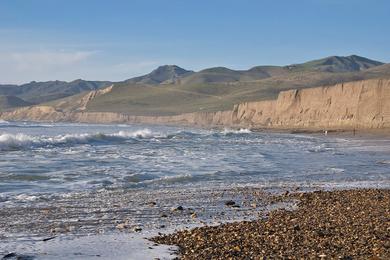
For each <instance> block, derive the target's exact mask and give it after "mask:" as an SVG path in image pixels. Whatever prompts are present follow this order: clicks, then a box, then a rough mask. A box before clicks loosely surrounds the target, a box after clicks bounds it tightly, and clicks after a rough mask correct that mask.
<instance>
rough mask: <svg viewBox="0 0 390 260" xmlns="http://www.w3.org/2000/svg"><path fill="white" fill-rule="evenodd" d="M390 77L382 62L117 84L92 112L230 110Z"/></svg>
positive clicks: (96, 101)
mask: <svg viewBox="0 0 390 260" xmlns="http://www.w3.org/2000/svg"><path fill="white" fill-rule="evenodd" d="M377 77H384V78H389V77H390V67H389V66H388V65H383V66H380V67H376V68H373V69H369V70H366V71H361V72H347V73H329V72H323V71H320V72H319V71H301V70H299V71H292V72H289V73H283V74H281V75H279V76H274V77H269V78H266V79H262V80H257V81H250V82H249V81H248V82H232V83H212V84H211V83H200V84H184V85H180V84H169V85H155V86H151V85H139V84H125V83H122V84H116V85H115V87H114V88H113V91H112V92H110V93H108V94H105V95H102V96H100V97H97V98H96V99H94V100H93V101H92V102H91V103H90V104H89V105H88V107H87V109H88V110H89V111H110V112H123V113H127V114H132V115H172V114H180V113H186V112H194V111H217V110H226V109H231V108H232V107H233V105H234V104H237V103H240V102H244V101H257V100H265V99H274V98H276V97H277V95H278V93H279V92H280V91H281V90H286V89H293V88H306V87H313V86H322V85H332V84H336V83H338V82H346V81H354V80H362V79H369V78H377Z"/></svg>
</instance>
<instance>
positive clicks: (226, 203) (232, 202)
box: [225, 200, 236, 207]
mask: <svg viewBox="0 0 390 260" xmlns="http://www.w3.org/2000/svg"><path fill="white" fill-rule="evenodd" d="M235 204H236V202H234V201H232V200H228V201H226V202H225V205H226V206H229V207H231V206H233V205H235Z"/></svg>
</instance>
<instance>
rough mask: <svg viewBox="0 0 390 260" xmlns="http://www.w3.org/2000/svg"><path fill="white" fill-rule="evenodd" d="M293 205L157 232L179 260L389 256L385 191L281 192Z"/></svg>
mask: <svg viewBox="0 0 390 260" xmlns="http://www.w3.org/2000/svg"><path fill="white" fill-rule="evenodd" d="M278 198H279V199H281V200H284V199H286V198H290V199H296V200H298V205H297V208H296V209H293V210H291V211H289V210H286V209H279V210H273V211H271V212H270V213H269V214H268V216H267V217H266V218H264V219H259V220H255V221H239V222H235V223H227V224H221V225H219V226H204V227H198V228H194V229H190V230H182V231H178V232H176V233H173V234H168V235H160V236H157V237H154V238H152V239H151V241H153V242H156V243H159V244H165V245H175V246H178V247H179V250H178V251H177V252H178V254H179V257H180V259H206V258H212V259H230V258H234V259H263V258H266V259H268V258H271V259H273V258H284V259H286V258H288V259H291V258H292V259H298V258H299V259H300V258H302V257H303V258H321V259H334V258H338V259H367V258H370V259H389V258H390V242H389V241H390V240H389V238H390V236H389V230H390V223H389V222H388V221H389V218H390V207H389V205H390V190H388V189H387V190H386V189H353V190H338V191H314V192H308V193H292V194H289V193H285V194H284V195H282V196H279V197H277V198H276V199H278Z"/></svg>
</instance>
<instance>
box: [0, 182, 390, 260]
mask: <svg viewBox="0 0 390 260" xmlns="http://www.w3.org/2000/svg"><path fill="white" fill-rule="evenodd" d="M225 190H226V191H223V190H221V192H222V193H221V194H224V193H226V192H228V191H229V189H225ZM247 191H248V188H245V187H243V188H241V189H237V190H235V191H234V190H232V192H233V193H232V195H231V196H230V195H229V196H225V195H222V196H221V197H219V198H217V200H216V202H211V201H207V202H204V203H203V206H200V207H193V208H191V207H192V206H191V203H189V204H185V203H186V202H185V201H186V199H185V197H184V198H182V199H179V200H178V198H177V195H173V198H175V201H174V202H173V204H169V205H165V206H163V208H161V209H162V211H160V210H159V207H160V206H158V205H157V206H154V205H153V204H151V203H149V202H148V203H146V204H148V205H147V207H151V208H152V209H153V210H155V209H157V210H158V211H159V212H165V213H164V214H166V217H163V218H162V219H163V221H165V223H164V227H163V228H161V226H160V228H156V225H155V227H154V228H152V229H150V228H149V229H148V228H145V229H144V230H141V231H136V230H135V227H136V226H135V225H134V224H131V222H129V223H127V222H125V219H126V217H125V216H126V213H125V212H126V211H125V212H123V209H122V210H121V208H118V210H119V212H118V213H115V212H113V215H112V216H111V217H109V218H104V219H105V221H104V222H106V221H107V220H108V219H112V220H113V222H109V223H108V222H107V223H106V228H105V229H106V230H107V231H104V232H97V233H95V234H93V233H94V232H92V233H91V229H89V231H88V229H87V233H85V232H80V231H78V230H79V228H69V229H68V228H67V227H68V226H69V227H71V226H72V225H73V224H74V221H72V220H70V219H67V221H65V223H64V224H63V225H62V226H61V228H58V230H54V231H53V229H49V230H46V229H47V228H48V227H46V229H45V230H46V231H43V233H42V234H41V236H40V238H37V237H36V238H35V242H31V241H30V244H29V243H24V244H23V243H21V242H17V241H27V240H20V238H17V237H15V239H16V240H15V244H14V245H15V246H14V247H12V245H11V246H8V247H6V248H8V250H7V251H4V249H3V250H2V251H3V252H2V254H3V256H4V255H6V253H15V254H17V255H19V256H31V257H37V258H38V259H46V258H50V255H51V256H53V255H56V254H57V255H56V257H60V258H59V259H66V258H67V257H69V256H72V257H74V258H75V259H83V258H84V257H87V256H88V257H89V258H91V259H95V258H96V259H107V258H109V257H110V254H111V256H112V255H116V256H118V257H119V256H120V257H119V258H118V259H128V258H126V257H130V258H131V257H132V256H137V257H138V258H137V259H151V258H150V257H151V256H154V257H156V256H157V257H159V256H161V257H160V259H170V258H175V257H176V256H177V255H176V254H177V253H178V254H179V256H180V257H183V259H194V258H198V259H204V258H205V257H206V256H207V257H209V256H214V257H216V259H226V258H227V257H238V258H245V257H248V255H246V253H248V252H252V251H250V250H252V249H251V247H250V245H252V244H253V241H252V242H250V241H251V239H252V238H251V237H249V238H248V237H245V236H243V237H242V235H243V234H253V236H254V237H256V239H259V238H261V239H262V240H261V241H262V243H265V244H266V245H267V250H268V249H269V248H271V249H272V250H274V248H273V246H274V245H278V243H276V244H275V243H274V242H275V241H274V240H272V239H273V238H274V237H275V236H278V237H279V238H278V239H284V238H283V237H284V236H285V235H286V234H288V238H289V239H290V238H291V239H292V240H291V241H296V240H297V237H298V238H299V239H301V238H302V237H305V235H307V234H309V235H310V234H312V233H313V232H317V231H318V230H320V231H321V230H322V228H325V231H324V232H325V233H326V232H328V231H329V230H331V231H334V230H337V228H341V229H342V230H343V232H345V234H343V236H344V235H351V234H352V233H348V232H352V231H353V230H352V231H351V230H344V229H345V228H348V227H349V226H350V225H346V224H345V223H344V222H341V223H339V224H338V225H336V226H334V225H333V224H334V222H331V223H327V222H326V221H327V219H330V218H329V214H328V213H332V214H335V216H334V218H333V220H337V219H340V220H343V219H351V220H352V221H357V222H356V223H358V224H359V225H358V227H359V228H362V227H367V225H368V226H370V227H371V228H373V230H378V228H376V227H377V226H375V225H379V226H380V228H379V230H386V227H385V228H384V229H383V225H386V222H383V219H382V222H381V220H380V219H379V221H376V222H375V221H374V223H372V221H371V220H373V219H375V218H377V217H378V216H380V215H381V216H383V217H384V219H386V216H387V219H389V218H390V208H389V207H388V206H387V207H386V205H389V204H388V203H390V189H387V188H380V189H375V188H374V189H373V188H363V189H357V188H345V187H344V188H341V189H340V188H330V189H325V188H321V187H317V188H316V187H312V188H303V187H281V188H280V189H278V190H268V191H267V190H264V189H253V190H252V191H251V192H249V193H248V192H247ZM183 192H186V193H188V191H187V190H186V191H184V190H183ZM191 194H192V193H191ZM191 194H187V195H188V196H191ZM207 194H209V195H207ZM207 194H205V196H206V197H207V196H210V195H211V197H213V196H215V194H214V192H212V191H208V192H207ZM250 194H252V196H253V197H250V196H251V195H250ZM111 197H112V196H111ZM104 198H106V197H104ZM112 198H114V199H115V201H117V203H119V202H122V203H125V200H124V198H125V197H123V196H120V195H119V194H116V195H115V196H113V197H112ZM378 198H379V200H378ZM68 199H69V198H68ZM77 199H80V198H77ZM127 200H128V199H127ZM181 200H182V201H181ZM130 201H131V200H130ZM228 202H229V203H230V204H228ZM110 203H111V202H108V204H110ZM160 203H162V204H164V203H166V202H163V201H158V204H160ZM214 203H217V204H219V205H221V207H219V208H217V209H216V211H213V212H214V213H212V214H213V215H214V216H215V217H216V218H214V217H212V218H211V216H210V217H207V218H209V220H211V221H203V220H202V216H208V215H209V214H210V213H211V211H205V212H202V210H201V208H202V207H204V208H213V207H215V206H213V205H214ZM356 203H357V204H356ZM51 204H53V203H51ZM55 204H56V203H54V204H53V205H52V207H53V208H52V209H49V212H48V211H47V210H45V208H40V207H33V208H32V210H33V212H37V210H38V211H39V212H40V215H36V213H33V215H31V217H32V218H34V219H42V218H41V217H42V216H46V217H48V216H50V215H51V214H53V213H55V212H56V211H57V210H56V209H55V208H56V206H55ZM217 204H216V205H217ZM172 205H176V208H172V207H171V206H172ZM177 205H183V208H184V209H183V210H180V209H177V208H178V207H177ZM58 207H61V204H60V205H58ZM78 207H79V206H78V205H75V208H78ZM93 207H94V206H92V208H93ZM156 207H157V208H156ZM357 207H358V208H357ZM302 208H303V209H302ZM348 208H349V209H348ZM362 209H363V210H364V211H362ZM4 210H6V211H7V212H8V213H7V214H10V215H11V217H12V216H13V217H12V218H14V217H16V216H18V215H21V214H23V211H19V212H14V211H8V210H7V209H4ZM24 210H27V211H31V210H29V208H28V207H27V208H24ZM240 212H242V213H240ZM343 212H346V214H347V215H344V216H343V215H340V213H343ZM361 212H363V213H370V214H369V215H364V214H363V215H361V214H360V213H361ZM375 212H376V213H375ZM4 213H5V212H4ZM123 213H125V214H124V215H123ZM222 213H223V215H222ZM371 213H375V214H374V215H372V214H371ZM160 214H161V213H160ZM226 214H227V215H229V216H230V220H229V217H228V218H227V219H225V220H223V219H221V217H224V216H227V215H226ZM327 214H328V215H327ZM71 215H72V218H73V219H74V218H75V217H76V215H75V214H74V213H73V214H71ZM39 216H41V217H39ZM67 216H68V215H67ZM80 216H81V215H80V214H79V217H80ZM341 216H342V217H341ZM354 216H358V218H355V217H354ZM373 216H374V217H373ZM67 218H68V217H67ZM159 218H160V219H161V215H160V217H159ZM177 218H179V219H181V218H182V220H180V221H179V222H178V219H177ZM175 219H176V220H175ZM293 219H298V220H299V221H298V223H295V224H294V226H291V224H292V223H293V222H294V221H293ZM53 220H55V218H54V219H53ZM188 220H190V221H188ZM311 220H315V223H314V224H313V223H311ZM333 220H332V221H333ZM19 221H20V220H19ZM62 221H63V220H61V221H60V222H61V223H62ZM50 222H53V221H50ZM54 222H56V221H54ZM83 222H84V221H83V220H82V219H81V222H80V220H79V221H78V222H77V223H76V224H77V225H78V226H80V225H81V226H83V225H85V224H83ZM336 222H337V221H336ZM43 223H44V222H41V224H43ZM72 223H73V224H72ZM98 223H100V222H96V224H94V225H95V228H94V229H95V230H96V231H98V230H100V228H102V227H101V226H100V224H98ZM110 223H111V224H110ZM123 223H124V224H123ZM168 223H169V224H168ZM191 223H192V224H191ZM353 223H355V222H353ZM353 223H352V224H353ZM107 224H108V226H110V225H111V228H109V229H107ZM297 224H298V225H301V224H302V225H303V226H301V227H300V229H299V232H298V233H297V234H295V233H294V232H295V231H296V228H295V226H296V225H297ZM336 224H337V223H336ZM349 224H351V223H349ZM26 225H27V223H26ZM89 225H90V224H89ZM158 225H160V224H158ZM165 225H166V227H165ZM329 225H330V226H329ZM332 225H333V226H332ZM387 225H388V223H387ZM29 226H30V227H31V225H29ZM87 226H88V224H87ZM115 226H116V227H115ZM259 226H261V227H262V229H265V230H266V229H269V230H268V231H270V230H272V235H271V233H267V234H265V233H262V234H256V232H257V231H258V229H254V227H257V228H258V227H259ZM352 226H353V225H352ZM89 227H91V226H89ZM26 228H27V226H26ZM142 228H144V227H142ZM343 228H344V229H343ZM388 228H390V226H388ZM81 230H82V229H81ZM102 230H104V228H102ZM387 230H389V229H387ZM31 231H32V232H34V233H36V232H37V229H36V228H32V229H31ZM31 231H30V232H31ZM38 231H39V229H38ZM233 231H234V232H235V233H234V234H235V235H234V236H232V234H231V232H233ZM301 231H302V232H304V233H302V232H301ZM355 231H356V230H355ZM355 231H353V232H355ZM363 231H364V232H365V231H367V230H365V229H363V230H360V229H359V234H360V233H361V234H365V233H364V232H363ZM53 232H54V233H53ZM278 232H279V233H278ZM280 232H281V233H282V235H281V233H280ZM286 232H287V233H286ZM305 232H306V233H305ZM321 232H322V231H321ZM356 232H357V231H356ZM356 232H355V233H353V234H352V235H351V237H353V236H354V235H355V234H356ZM83 233H84V234H83ZM316 234H317V233H316ZM318 234H319V233H318ZM318 234H317V235H314V236H312V235H310V238H309V239H308V240H309V241H312V240H313V239H317V240H313V241H316V242H318V243H320V244H321V245H322V246H324V245H326V243H325V242H324V239H325V238H327V236H328V235H326V236H325V237H324V236H322V235H321V234H320V235H318ZM326 234H328V233H326ZM336 234H337V236H340V233H339V232H335V234H334V236H336ZM381 234H382V233H381ZM382 235H383V234H382ZM382 235H381V236H382ZM290 236H291V237H290ZM334 236H331V237H330V238H332V239H333V238H334ZM211 237H212V239H211ZM232 237H234V241H240V243H239V244H237V243H236V242H232V241H230V240H229V239H232ZM194 238H197V239H196V240H194ZM270 238H272V239H271V240H269V239H270ZM371 238H372V237H370V236H368V237H367V236H365V237H364V239H365V240H368V241H371V240H370V239H371ZM9 239H11V237H10V238H9ZM210 239H211V240H210ZM221 239H222V240H221ZM224 239H226V240H224ZM343 239H346V240H345V241H346V242H348V241H349V240H348V239H347V238H345V236H344V238H343ZM267 240H269V241H274V242H272V243H271V245H270V244H269V243H268V242H269V241H268V242H267ZM0 241H1V240H0ZM3 241H4V240H3ZM148 241H149V242H148ZM183 241H186V242H185V243H189V244H183ZM256 241H257V240H256ZM278 241H279V242H281V241H283V244H284V243H286V246H291V245H294V248H293V249H294V250H293V251H291V250H290V251H288V248H286V247H282V248H283V252H285V253H286V254H287V255H286V254H285V255H283V257H287V256H303V255H304V254H303V253H302V251H300V254H302V255H296V254H295V255H293V254H292V253H291V252H295V251H296V249H297V246H302V245H299V244H298V245H296V244H291V243H292V242H291V241H290V240H289V241H284V240H277V241H276V242H278ZM345 241H344V242H345ZM375 241H376V242H377V244H378V243H379V245H380V247H379V249H378V250H379V251H378V252H379V253H378V254H380V256H385V257H388V256H390V244H389V245H388V244H383V243H382V242H383V241H386V240H383V241H382V240H375ZM378 241H379V242H378ZM225 242H226V243H225ZM290 242H291V243H290ZM349 242H351V241H349ZM349 242H348V243H349ZM355 242H356V241H355ZM19 243H21V244H19ZM96 243H97V244H100V245H102V246H103V245H104V244H105V243H107V247H106V248H104V246H103V248H102V247H99V248H95V247H94V245H95V244H96ZM210 243H211V244H210ZM324 243H325V244H324ZM16 245H17V246H16ZM61 245H66V246H65V247H63V248H62V251H59V252H58V251H56V250H58V248H61ZM125 245H127V246H126V248H127V247H129V248H133V251H131V250H128V249H126V248H123V246H125ZM279 245H280V244H279ZM348 245H349V244H348ZM237 246H239V247H240V250H237ZM269 246H271V247H269ZM305 246H313V245H312V244H310V243H309V244H308V245H306V244H305ZM29 247H30V250H26V248H27V249H28V248H29ZM12 248H14V250H10V249H12ZM177 248H179V249H177ZM261 248H263V247H261ZM278 248H279V247H278ZM222 249H223V250H225V249H226V250H225V251H220V250H222ZM271 249H270V250H271ZM290 249H291V248H290ZM191 250H194V252H192V251H191ZM210 250H211V251H210ZM213 250H217V251H213ZM248 250H249V251H248ZM140 251H141V252H144V254H141V253H140ZM173 252H174V253H173ZM188 252H190V253H188ZM202 252H206V253H207V254H209V255H204V254H203V255H202ZM272 252H274V251H266V252H265V253H264V254H261V255H260V254H258V255H256V256H271V257H280V255H278V254H274V253H272ZM275 252H276V251H275ZM310 252H311V251H310ZM332 252H333V251H332ZM332 252H330V253H329V252H328V251H327V250H326V247H325V249H324V250H323V251H321V252H319V251H315V255H312V254H311V253H310V254H308V255H304V256H306V257H309V256H313V257H320V255H326V256H327V257H325V259H329V258H331V257H329V256H332V257H333V256H335V255H332ZM354 252H355V251H354ZM252 253H253V252H252ZM252 253H251V254H252ZM257 253H259V252H257ZM279 253H280V252H279ZM337 253H338V251H337V252H333V254H337ZM355 253H356V254H358V253H359V252H358V251H356V252H355ZM366 253H367V252H366V251H365V254H366ZM126 254H130V255H126ZM156 254H157V255H156ZM158 254H160V255H158ZM374 255H375V254H373V256H374ZM141 256H142V257H141ZM219 256H221V257H220V258H218V257H219ZM241 256H242V257H241ZM252 256H254V255H253V254H252ZM337 256H340V255H337ZM344 256H346V257H347V255H344ZM365 256H368V255H365ZM45 257H46V258H45ZM61 257H63V258H61ZM360 258H361V257H360ZM360 258H359V257H358V258H357V259H360ZM344 259H350V258H344ZM353 259H355V257H354V258H353ZM379 259H382V258H379ZM383 259H386V258H383Z"/></svg>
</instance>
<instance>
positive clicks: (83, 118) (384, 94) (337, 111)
mask: <svg viewBox="0 0 390 260" xmlns="http://www.w3.org/2000/svg"><path fill="white" fill-rule="evenodd" d="M99 94H100V93H99ZM103 94H104V93H103ZM83 108H85V106H84V107H83ZM81 110H83V109H81ZM0 118H1V119H3V120H37V121H71V122H85V123H155V124H176V125H179V124H180V125H182V124H185V125H198V126H237V127H256V128H278V129H280V128H283V129H294V128H299V129H352V128H360V129H362V128H364V129H368V128H390V80H381V79H376V80H365V81H357V82H349V83H344V84H338V85H335V86H329V87H317V88H309V89H301V90H289V91H283V92H281V93H280V94H279V96H278V98H277V99H276V100H268V101H259V102H247V103H242V104H238V105H235V106H234V108H233V110H231V111H219V112H195V113H187V114H181V115H175V116H156V117H146V116H129V115H126V114H120V113H105V112H84V111H80V110H77V111H63V110H59V109H56V108H54V107H48V106H35V107H28V108H22V109H18V110H15V111H12V112H3V113H0Z"/></svg>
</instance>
